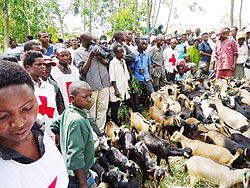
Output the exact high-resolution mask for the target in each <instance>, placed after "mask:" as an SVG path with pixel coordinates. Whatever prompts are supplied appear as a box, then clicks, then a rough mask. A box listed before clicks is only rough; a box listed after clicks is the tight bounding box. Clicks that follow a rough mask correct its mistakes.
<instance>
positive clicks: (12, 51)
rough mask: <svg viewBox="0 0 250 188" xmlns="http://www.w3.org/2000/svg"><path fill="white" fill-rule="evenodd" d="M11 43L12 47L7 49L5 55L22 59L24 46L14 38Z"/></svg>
mask: <svg viewBox="0 0 250 188" xmlns="http://www.w3.org/2000/svg"><path fill="white" fill-rule="evenodd" d="M9 44H10V47H9V48H7V49H6V50H5V52H4V55H11V56H15V57H16V58H17V60H18V61H20V56H21V52H22V51H23V48H22V46H18V44H17V43H16V41H15V40H13V39H11V40H10V42H9Z"/></svg>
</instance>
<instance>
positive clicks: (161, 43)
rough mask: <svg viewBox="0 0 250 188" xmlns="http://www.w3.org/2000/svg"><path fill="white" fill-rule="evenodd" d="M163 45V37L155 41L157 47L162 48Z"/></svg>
mask: <svg viewBox="0 0 250 188" xmlns="http://www.w3.org/2000/svg"><path fill="white" fill-rule="evenodd" d="M163 43H164V38H163V37H161V38H159V39H158V40H157V47H160V46H162V45H163Z"/></svg>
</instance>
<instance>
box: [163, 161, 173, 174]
mask: <svg viewBox="0 0 250 188" xmlns="http://www.w3.org/2000/svg"><path fill="white" fill-rule="evenodd" d="M165 161H166V163H167V165H168V173H169V174H170V176H173V172H172V170H171V168H170V164H169V161H168V157H167V158H165Z"/></svg>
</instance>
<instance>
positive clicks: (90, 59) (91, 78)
mask: <svg viewBox="0 0 250 188" xmlns="http://www.w3.org/2000/svg"><path fill="white" fill-rule="evenodd" d="M80 39H81V41H82V47H80V48H78V49H77V50H76V51H75V58H74V65H75V66H76V67H77V68H78V69H79V71H80V74H81V79H82V80H84V81H86V82H87V83H88V84H89V85H90V87H91V89H92V97H91V99H92V101H91V107H90V110H89V112H90V114H91V115H92V116H93V117H94V119H95V120H96V122H97V125H98V127H99V129H100V131H101V132H102V133H103V132H104V127H105V122H106V112H107V109H108V102H109V86H110V79H109V74H108V71H107V65H108V62H107V60H105V59H104V58H103V57H101V56H99V55H98V53H99V51H98V50H97V49H96V48H95V49H92V51H90V48H89V47H90V46H91V44H92V43H91V41H92V35H91V33H89V32H87V31H85V32H83V33H82V34H81V35H80Z"/></svg>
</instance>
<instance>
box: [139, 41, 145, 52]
mask: <svg viewBox="0 0 250 188" xmlns="http://www.w3.org/2000/svg"><path fill="white" fill-rule="evenodd" d="M138 49H139V50H141V51H143V50H145V49H146V42H145V40H141V41H140V42H139V44H138Z"/></svg>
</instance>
